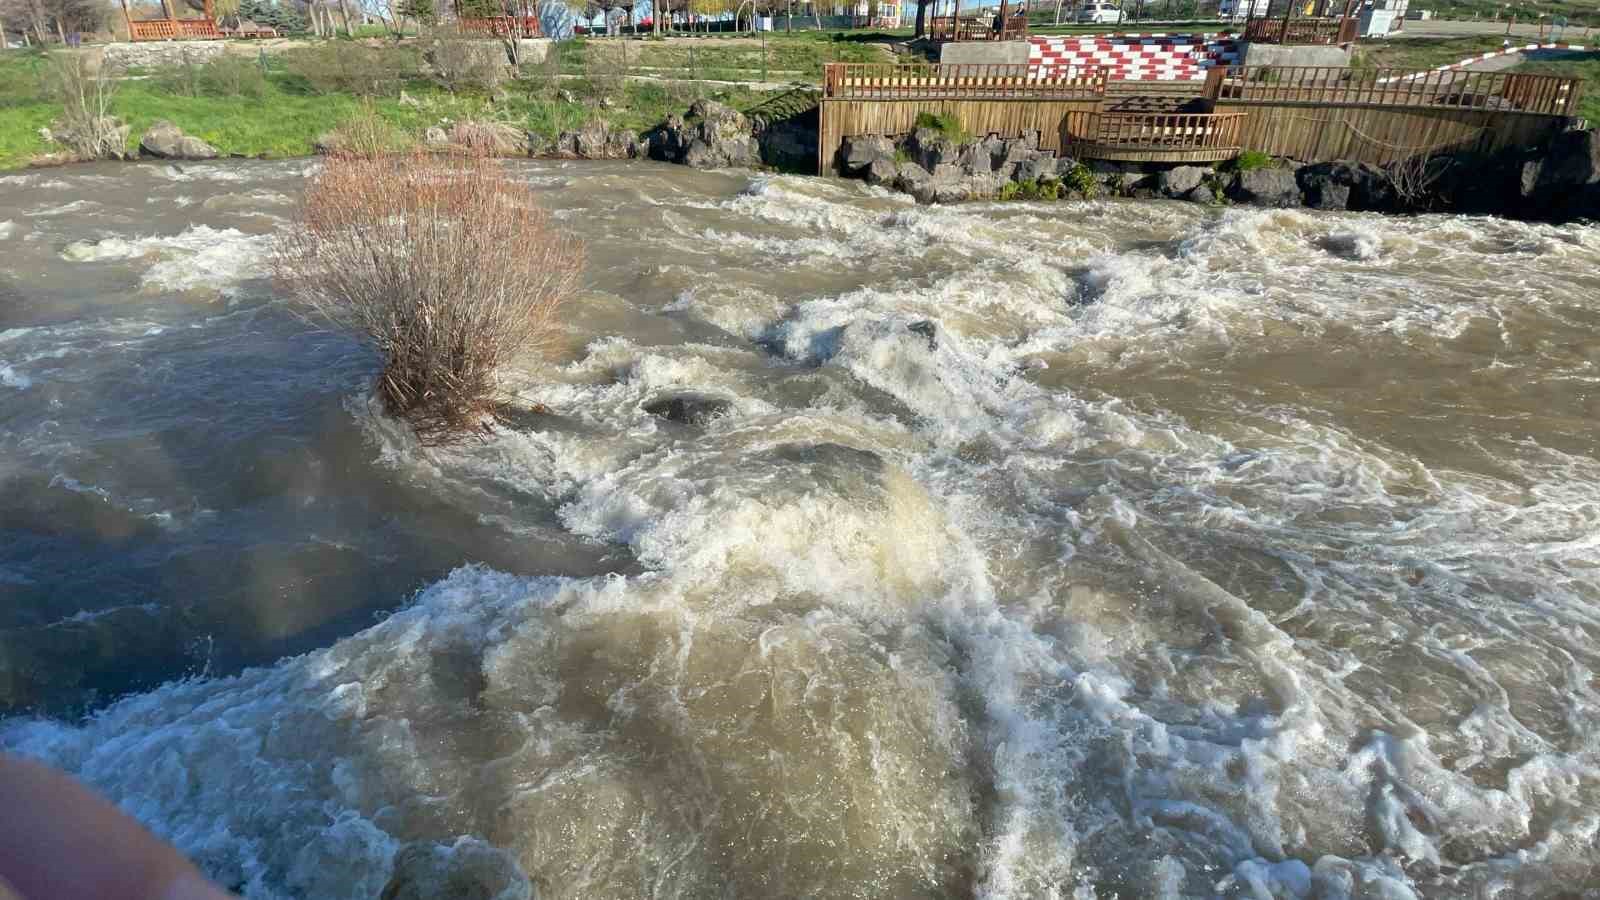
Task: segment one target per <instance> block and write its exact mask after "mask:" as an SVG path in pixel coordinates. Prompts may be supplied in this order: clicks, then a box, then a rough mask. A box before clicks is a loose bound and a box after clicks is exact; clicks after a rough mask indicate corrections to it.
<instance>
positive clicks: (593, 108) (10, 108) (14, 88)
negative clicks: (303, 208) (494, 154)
mask: <svg viewBox="0 0 1600 900" xmlns="http://www.w3.org/2000/svg"><path fill="white" fill-rule="evenodd" d="M599 43H604V42H584V41H574V42H570V45H563V46H562V48H561V50H560V54H559V56H558V57H557V58H556V60H555V61H553V62H550V63H547V64H544V65H539V66H530V67H528V68H527V69H526V70H525V71H524V72H523V73H522V74H521V75H520V76H519V77H517V78H513V79H508V80H505V81H502V82H500V83H499V84H497V85H495V86H494V87H493V88H492V89H491V88H487V87H484V86H481V85H480V86H476V87H462V86H458V87H457V89H456V90H454V91H451V90H447V89H445V88H444V87H442V86H440V84H438V83H437V82H436V81H434V80H431V79H428V78H426V77H424V76H423V74H422V73H421V72H420V71H409V72H407V71H402V72H401V74H400V76H399V77H398V78H396V79H394V80H393V81H392V82H391V83H389V84H387V85H386V87H385V88H384V89H383V90H377V91H360V90H330V89H328V87H327V85H320V86H319V85H316V84H313V83H311V82H309V81H308V80H307V78H306V77H305V76H304V75H303V74H299V73H297V71H295V67H294V66H293V65H285V64H284V63H282V62H281V61H277V60H274V61H271V62H270V63H269V64H268V65H267V66H266V67H265V69H264V70H259V71H258V72H255V71H248V70H249V69H251V68H259V67H257V66H255V65H254V64H250V65H248V66H247V65H246V63H245V61H242V60H238V59H235V60H232V62H233V65H234V66H235V68H236V69H239V70H238V71H235V72H233V73H232V74H233V76H234V77H231V78H214V77H210V76H209V75H208V74H207V73H206V72H205V71H200V72H199V73H198V74H197V73H196V72H195V71H193V70H169V71H155V72H134V73H127V75H126V77H124V78H121V79H119V80H118V81H117V82H116V84H115V93H114V95H113V97H112V100H111V114H112V115H115V116H117V117H119V118H121V119H122V120H123V121H125V122H127V123H128V124H129V125H131V126H132V127H131V129H130V132H131V133H130V136H129V148H130V149H135V148H137V145H138V139H139V136H140V135H141V134H143V133H144V130H145V129H146V128H148V127H149V126H150V125H151V124H152V123H154V122H155V121H157V120H159V119H167V120H169V121H171V122H172V123H174V124H175V125H177V126H178V127H179V128H181V129H183V130H184V131H185V132H186V133H188V134H191V135H194V136H196V137H198V138H200V139H202V140H204V141H206V142H207V143H210V144H211V145H213V146H215V147H216V148H217V149H218V150H219V151H221V152H222V153H224V154H227V155H233V156H246V157H266V158H274V157H287V156H303V155H306V154H309V153H311V152H312V147H313V144H314V142H315V141H316V139H317V137H318V136H320V135H322V134H324V133H326V132H328V131H330V130H332V129H333V128H335V127H337V126H338V125H339V124H340V123H342V122H344V121H346V120H348V119H350V118H351V117H352V116H354V115H355V114H356V113H357V112H358V111H359V110H361V109H362V108H364V107H365V106H367V105H370V106H371V108H372V109H374V110H375V111H376V112H377V114H378V115H379V116H381V117H382V118H383V119H385V120H386V121H388V122H390V123H391V124H393V125H395V126H396V127H398V128H399V129H401V130H403V131H405V132H407V133H409V134H412V135H420V134H421V133H422V132H423V131H424V130H426V129H427V128H429V127H430V126H433V125H440V124H446V123H449V122H458V121H462V120H466V119H489V120H493V121H497V122H504V123H507V124H510V125H513V126H515V127H517V128H520V129H524V130H527V131H530V132H534V133H537V134H542V135H544V136H545V137H547V138H552V139H553V138H554V137H555V136H556V135H557V134H558V133H560V132H562V131H570V130H575V129H577V128H579V127H580V126H582V125H583V124H584V123H585V122H588V121H591V120H594V119H602V120H604V121H606V122H607V123H609V124H611V125H613V126H615V127H619V128H625V129H630V130H633V131H644V130H646V129H648V128H650V127H651V126H653V125H654V124H656V123H657V122H660V121H661V119H662V118H664V117H665V116H666V115H667V114H669V113H673V112H678V113H681V112H683V110H684V109H685V108H686V107H687V106H688V105H689V104H690V103H691V102H692V101H693V100H694V99H695V98H697V97H710V98H712V99H715V100H720V101H722V102H724V103H727V104H729V105H730V106H733V107H735V108H738V109H746V108H749V107H752V106H755V105H756V104H758V103H760V102H761V100H762V99H764V98H766V97H769V96H771V95H772V92H771V91H762V90H757V89H756V87H755V86H753V85H746V84H740V83H716V82H714V81H711V80H709V79H710V78H712V77H714V76H718V75H720V76H725V77H728V78H735V77H737V78H740V79H741V80H751V79H749V77H748V76H749V73H750V72H751V71H759V65H760V57H759V54H760V49H759V44H756V42H754V41H750V42H749V43H750V44H756V50H755V51H754V55H755V58H754V59H753V60H752V51H751V48H750V47H749V46H747V45H746V44H745V43H744V42H733V41H720V40H719V41H705V42H701V43H705V44H707V45H708V46H706V47H705V48H703V49H700V50H697V51H696V52H695V54H694V60H693V66H694V68H695V69H696V70H697V71H698V72H699V73H700V79H699V80H694V81H691V80H688V79H686V78H683V77H681V74H682V73H679V72H676V71H672V70H671V67H672V66H673V65H674V64H675V63H677V62H679V61H682V62H684V63H685V64H688V52H687V50H686V49H685V48H682V47H678V46H675V42H643V41H641V42H634V43H633V45H632V47H631V48H630V49H631V50H632V55H631V56H630V58H629V59H628V60H627V61H626V62H625V63H623V64H620V65H619V64H616V63H613V62H612V59H613V58H614V57H615V56H616V51H615V49H614V48H615V45H616V44H618V43H620V42H610V43H611V45H612V46H611V47H608V48H597V47H595V46H593V45H594V44H599ZM771 43H772V44H773V45H776V46H775V47H772V46H769V51H771V52H770V54H769V55H768V57H767V61H768V65H769V70H770V71H773V72H774V73H776V72H777V71H779V70H777V69H776V66H777V65H780V64H781V65H782V66H784V67H785V68H784V70H782V71H783V75H784V77H782V78H781V79H779V78H778V77H776V76H775V77H774V78H773V80H774V81H778V80H782V81H797V82H811V81H814V80H815V79H814V78H813V77H812V76H819V75H820V72H821V64H822V63H823V62H825V61H828V60H829V59H831V58H834V57H837V56H843V57H845V58H860V57H863V56H867V55H869V53H875V51H863V50H860V49H854V50H852V49H848V48H847V49H845V50H842V51H840V50H835V49H834V48H832V47H830V46H829V45H828V42H823V41H817V40H815V39H809V40H808V39H803V38H795V39H789V40H782V39H779V40H774V41H773V42H771ZM651 44H654V45H656V46H641V45H651ZM711 45H715V46H711ZM807 48H810V49H809V50H808V49H807ZM608 54H609V55H608ZM239 67H244V68H243V69H240V68H239ZM197 68H199V69H201V70H204V69H205V67H204V66H200V67H197ZM50 73H51V62H50V59H49V57H48V56H47V55H45V54H43V53H35V52H21V51H14V52H10V53H4V54H0V169H14V168H19V167H22V166H25V165H27V164H28V162H29V161H30V160H32V159H35V158H37V157H42V156H45V155H47V154H49V153H52V152H54V151H58V150H60V149H61V148H60V147H57V146H52V145H50V144H49V143H47V142H46V141H45V140H44V139H43V138H42V137H41V136H40V134H39V131H40V129H41V128H44V127H47V126H49V125H50V124H51V122H52V121H54V120H55V119H57V118H58V117H59V116H60V113H61V105H60V103H59V102H58V100H56V99H55V97H54V95H53V92H52V90H51V87H50V79H51V75H50ZM240 74H244V75H248V76H249V77H248V78H245V79H243V81H244V82H245V83H244V84H242V85H241V83H240V82H241V79H240V78H239V77H238V75H240Z"/></svg>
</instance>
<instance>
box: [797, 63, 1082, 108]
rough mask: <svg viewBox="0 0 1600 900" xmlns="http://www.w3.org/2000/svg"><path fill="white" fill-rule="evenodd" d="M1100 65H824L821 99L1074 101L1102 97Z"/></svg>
mask: <svg viewBox="0 0 1600 900" xmlns="http://www.w3.org/2000/svg"><path fill="white" fill-rule="evenodd" d="M1105 92H1106V71H1105V69H1104V68H1103V67H1100V66H1085V67H1082V68H1072V69H1063V70H1060V71H1058V72H1054V73H1049V74H1046V73H1044V72H1042V71H1041V70H1039V69H1037V68H1034V67H1031V66H1028V65H1027V64H1026V63H1018V64H1015V65H1011V64H1002V63H975V64H962V65H909V66H901V65H894V64H891V63H829V64H827V65H826V66H824V67H823V73H822V95H823V96H824V97H827V98H829V99H847V100H849V99H853V100H1079V99H1095V98H1098V97H1103V96H1105Z"/></svg>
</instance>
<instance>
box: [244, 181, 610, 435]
mask: <svg viewBox="0 0 1600 900" xmlns="http://www.w3.org/2000/svg"><path fill="white" fill-rule="evenodd" d="M274 264H275V272H276V275H277V278H278V281H279V283H280V285H281V286H282V289H283V291H284V292H285V294H286V296H288V297H290V299H291V300H292V301H293V302H294V303H296V304H297V305H298V306H299V307H300V308H301V309H302V310H303V311H305V313H306V314H307V315H308V317H309V318H311V319H313V320H314V321H318V322H322V323H326V324H328V325H331V326H332V327H334V328H336V329H338V330H341V331H346V332H349V333H351V334H353V335H355V336H357V337H358V338H359V339H361V340H363V341H364V342H366V343H367V344H369V345H370V346H371V347H372V348H373V349H374V350H376V351H377V352H378V354H379V355H380V356H381V357H382V358H383V370H382V372H381V373H380V374H379V375H378V377H377V380H376V382H375V385H374V392H375V393H376V395H377V397H378V398H379V399H380V400H381V401H382V403H383V406H384V409H385V410H386V411H387V412H388V413H389V414H390V415H393V416H395V417H397V418H400V419H403V420H405V421H406V422H408V423H410V424H411V426H412V427H413V428H414V429H415V431H416V433H417V436H418V438H419V439H421V440H422V441H423V442H424V443H428V444H438V443H447V442H450V441H453V440H458V439H460V438H462V437H466V436H469V435H471V434H473V433H475V432H481V431H482V430H483V429H485V428H487V427H488V426H489V424H490V423H491V422H492V421H493V416H494V412H495V410H496V409H497V408H498V406H499V405H500V404H501V402H502V397H501V391H500V374H501V372H502V371H503V369H504V368H505V366H506V365H507V364H508V363H510V362H511V361H512V360H513V359H514V358H516V357H517V356H519V355H521V354H524V353H528V352H535V351H537V350H539V349H540V348H541V346H543V345H544V343H545V342H546V341H547V340H548V339H549V338H550V337H551V336H552V334H553V332H554V330H555V328H556V327H557V314H558V312H559V309H560V306H561V303H562V301H563V300H565V299H566V298H567V296H568V295H570V294H571V293H572V291H573V290H574V288H575V287H576V285H577V283H578V276H579V273H580V271H581V270H582V266H583V256H582V247H581V245H580V244H579V243H578V241H577V240H576V239H575V238H573V237H571V236H570V235H569V234H568V233H567V232H566V231H565V230H562V229H557V228H555V227H554V226H553V225H552V223H551V220H550V217H549V215H548V214H547V213H546V212H545V211H544V210H543V209H542V208H541V207H540V205H539V203H538V198H537V196H536V195H535V193H534V192H533V190H532V189H531V188H530V187H529V186H528V185H527V184H526V183H524V182H522V181H520V180H518V179H517V178H515V177H513V176H511V175H510V174H508V173H507V172H506V171H505V170H504V169H503V168H502V166H501V164H500V163H499V162H497V161H496V160H493V159H489V158H487V157H483V156H470V155H463V156H456V157H441V156H438V155H433V154H399V155H394V154H379V155H371V156H362V155H336V156H333V157H330V158H329V160H328V162H327V164H326V165H325V166H323V167H322V170H321V171H320V172H319V173H317V174H316V175H315V176H314V177H313V179H312V181H311V182H310V184H309V185H307V187H306V191H305V195H304V198H303V199H302V202H301V204H300V207H299V208H298V210H297V213H296V216H295V219H294V222H293V224H292V226H291V227H289V228H285V229H282V230H281V231H280V232H279V238H278V244H277V248H276V253H275V255H274Z"/></svg>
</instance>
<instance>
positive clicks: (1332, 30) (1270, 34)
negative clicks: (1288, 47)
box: [1244, 0, 1360, 44]
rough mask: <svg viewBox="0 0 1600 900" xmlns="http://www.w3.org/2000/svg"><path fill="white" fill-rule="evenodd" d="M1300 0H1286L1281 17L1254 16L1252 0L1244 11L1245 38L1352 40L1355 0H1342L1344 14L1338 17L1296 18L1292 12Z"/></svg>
mask: <svg viewBox="0 0 1600 900" xmlns="http://www.w3.org/2000/svg"><path fill="white" fill-rule="evenodd" d="M1299 3H1300V0H1288V2H1287V3H1286V4H1285V5H1284V10H1283V16H1282V17H1278V16H1272V15H1267V16H1256V15H1255V14H1254V13H1255V4H1254V3H1251V4H1249V6H1248V7H1247V12H1246V13H1245V15H1246V18H1245V23H1244V40H1246V41H1255V42H1257V43H1261V44H1349V43H1352V42H1354V41H1355V39H1356V36H1357V35H1356V32H1357V30H1358V29H1359V27H1360V22H1359V20H1357V18H1356V17H1355V16H1353V15H1351V10H1352V8H1354V6H1355V5H1356V0H1345V3H1344V14H1343V15H1341V16H1340V17H1339V18H1337V19H1335V18H1331V17H1313V18H1298V19H1297V18H1295V15H1294V13H1295V9H1296V8H1297V6H1298V5H1299ZM1328 5H1329V6H1332V5H1333V4H1332V3H1329V4H1328ZM1319 7H1320V4H1319Z"/></svg>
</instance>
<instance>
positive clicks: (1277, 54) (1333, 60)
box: [1239, 43, 1350, 67]
mask: <svg viewBox="0 0 1600 900" xmlns="http://www.w3.org/2000/svg"><path fill="white" fill-rule="evenodd" d="M1239 65H1241V66H1341V67H1343V66H1348V65H1350V50H1349V48H1347V47H1340V46H1338V45H1333V46H1325V45H1309V44H1288V45H1285V44H1261V43H1245V44H1240V45H1239Z"/></svg>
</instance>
